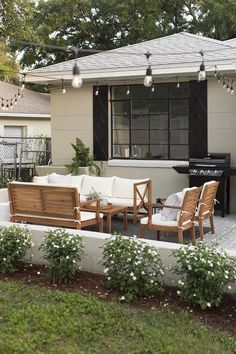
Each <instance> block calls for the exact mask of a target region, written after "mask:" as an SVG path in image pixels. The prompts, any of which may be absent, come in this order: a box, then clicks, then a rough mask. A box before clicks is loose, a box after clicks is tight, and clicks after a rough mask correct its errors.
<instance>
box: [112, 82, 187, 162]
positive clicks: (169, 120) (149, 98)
mask: <svg viewBox="0 0 236 354" xmlns="http://www.w3.org/2000/svg"><path fill="white" fill-rule="evenodd" d="M184 84H185V85H186V84H188V92H189V94H188V96H181V97H171V95H170V88H171V87H173V85H174V83H173V82H170V83H163V84H162V83H160V84H157V86H156V89H158V87H160V85H168V95H167V96H160V97H143V98H137V97H136V98H135V97H134V98H133V97H132V87H134V86H141V85H140V84H139V85H138V84H137V85H129V89H130V92H131V94H130V95H127V98H126V97H125V98H123V99H114V98H113V88H114V87H117V86H118V85H116V86H115V85H113V86H110V98H111V99H110V105H111V158H112V159H122V160H143V159H149V160H174V161H175V160H176V161H178V160H188V158H189V155H190V149H189V142H190V103H191V100H190V96H191V92H190V82H188V81H186V82H184ZM180 85H181V83H180ZM119 87H124V90H125V89H126V87H127V85H119ZM150 90H151V88H150ZM155 99H156V100H163V99H165V100H167V106H168V112H167V119H168V124H167V126H168V127H167V134H168V142H167V144H161V143H158V144H156V145H158V146H159V145H163V146H167V154H168V155H167V158H165V157H163V158H156V157H153V158H152V157H151V155H150V147H151V146H152V145H153V146H155V144H151V139H150V131H151V129H150V117H151V116H152V114H150V112H148V113H145V114H144V115H146V116H148V136H149V141H148V144H138V145H139V146H144V145H146V146H148V153H149V157H148V158H135V157H134V156H132V145H134V144H132V140H131V134H132V128H131V121H132V116H133V114H132V105H133V102H134V101H137V100H147V101H152V100H155ZM178 100H187V101H188V127H187V128H185V129H184V128H181V129H174V130H186V131H188V143H187V144H171V143H170V141H171V138H170V135H171V127H170V123H171V111H170V106H171V101H178ZM124 101H128V102H130V115H129V143H128V144H124V143H123V144H119V146H122V145H123V146H127V145H128V147H129V157H124V156H122V157H121V156H120V157H117V156H114V149H113V148H114V146H115V145H118V144H115V143H114V139H113V133H114V130H115V129H114V128H113V117H114V116H113V103H114V102H124ZM153 115H154V114H153ZM133 130H134V129H133ZM137 130H138V129H137ZM140 130H142V129H140ZM156 130H159V131H160V130H162V129H161V128H157V129H156ZM173 145H179V146H187V149H188V156H187V157H186V158H183V157H171V153H170V149H171V146H173Z"/></svg>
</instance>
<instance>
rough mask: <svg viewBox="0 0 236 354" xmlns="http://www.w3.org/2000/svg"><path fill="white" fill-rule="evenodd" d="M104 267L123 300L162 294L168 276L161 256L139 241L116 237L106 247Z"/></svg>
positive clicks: (110, 284) (109, 280) (104, 249)
mask: <svg viewBox="0 0 236 354" xmlns="http://www.w3.org/2000/svg"><path fill="white" fill-rule="evenodd" d="M102 255H103V260H102V264H103V266H104V267H105V269H104V273H105V275H106V278H107V285H108V287H109V288H113V289H119V290H120V291H121V292H122V294H123V295H124V297H122V299H123V300H125V299H126V300H132V299H133V298H135V297H138V296H148V295H152V294H155V293H156V292H158V291H161V290H162V286H161V283H160V281H159V278H160V277H161V276H162V275H163V274H164V272H163V269H162V263H161V260H160V256H159V252H158V250H157V249H156V248H154V247H151V246H149V245H148V244H147V243H145V242H142V241H141V240H138V239H136V238H127V237H123V236H121V235H115V236H113V237H112V239H111V240H110V241H109V242H107V243H106V244H105V246H104V247H103V252H102Z"/></svg>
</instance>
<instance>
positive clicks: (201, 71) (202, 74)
mask: <svg viewBox="0 0 236 354" xmlns="http://www.w3.org/2000/svg"><path fill="white" fill-rule="evenodd" d="M199 54H201V56H202V63H201V65H200V68H199V71H198V82H200V81H204V80H206V71H205V63H204V53H203V51H202V50H201V51H200V52H199Z"/></svg>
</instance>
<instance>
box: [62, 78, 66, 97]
mask: <svg viewBox="0 0 236 354" xmlns="http://www.w3.org/2000/svg"><path fill="white" fill-rule="evenodd" d="M61 90H62V93H63V95H64V94H65V93H66V88H65V86H64V80H63V79H62V80H61Z"/></svg>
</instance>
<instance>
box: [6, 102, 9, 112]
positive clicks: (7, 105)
mask: <svg viewBox="0 0 236 354" xmlns="http://www.w3.org/2000/svg"><path fill="white" fill-rule="evenodd" d="M8 109H9V103H8V100H7V104H6V111H8Z"/></svg>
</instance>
